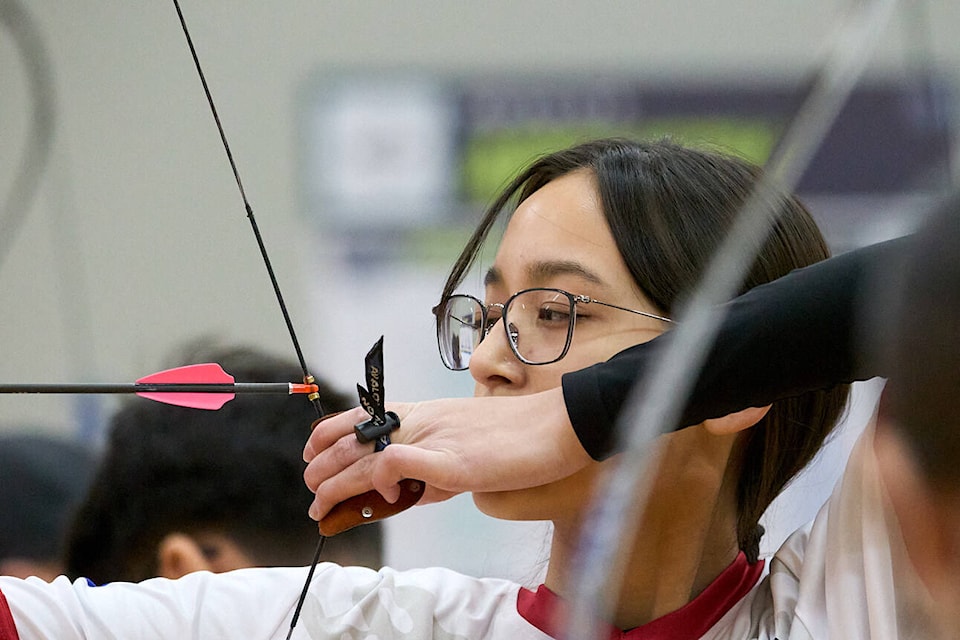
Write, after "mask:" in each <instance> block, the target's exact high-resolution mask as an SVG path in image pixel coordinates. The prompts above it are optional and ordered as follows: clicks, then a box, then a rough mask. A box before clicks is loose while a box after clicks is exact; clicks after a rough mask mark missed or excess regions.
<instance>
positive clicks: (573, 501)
mask: <svg viewBox="0 0 960 640" xmlns="http://www.w3.org/2000/svg"><path fill="white" fill-rule="evenodd" d="M532 287H551V288H557V289H563V290H565V291H568V292H570V293H573V294H582V295H587V296H590V297H591V298H595V299H597V300H601V301H603V302H608V303H611V304H615V305H618V306H621V307H626V308H629V309H635V310H639V311H647V312H650V313H657V312H658V310H657V309H655V308H654V307H653V306H652V305H651V303H650V302H649V301H648V300H646V299H645V297H644V296H643V295H642V294H641V293H640V292H639V291H638V289H637V287H636V285H635V283H634V281H633V278H632V277H631V276H630V273H629V272H628V271H627V267H626V264H625V263H624V261H623V258H622V257H621V255H620V252H619V251H618V249H617V247H616V244H615V243H614V239H613V235H612V233H611V231H610V228H609V227H608V225H607V222H606V219H605V218H604V215H603V212H602V209H601V205H600V199H599V195H598V194H597V191H596V187H595V185H594V177H593V174H592V173H589V172H587V171H577V172H574V173H571V174H568V175H565V176H563V177H561V178H558V179H556V180H554V181H553V182H550V183H548V184H547V185H545V186H544V187H542V188H541V189H540V190H538V191H537V192H535V193H534V194H533V195H531V196H530V197H529V198H528V199H527V200H525V201H524V202H523V203H522V204H521V205H520V206H519V207H518V208H517V210H516V212H514V214H513V216H512V217H511V219H510V222H509V224H508V226H507V229H506V232H505V233H504V236H503V240H502V241H501V243H500V247H499V250H498V251H497V255H496V258H495V260H494V264H493V266H492V267H491V269H490V271H489V272H488V277H487V286H486V292H485V297H486V300H485V302H486V304H491V303H504V302H506V300H507V299H508V298H509V297H510V296H511V295H513V294H514V293H516V292H517V291H520V290H523V289H528V288H532ZM665 326H666V324H665V323H663V322H661V321H659V320H655V319H652V318H647V317H644V316H638V315H635V314H632V313H629V312H626V311H621V310H618V309H612V308H609V307H604V306H600V305H597V304H587V305H583V304H578V305H577V321H576V329H575V331H574V334H573V341H572V343H571V346H570V350H569V351H568V353H567V355H566V356H565V357H564V358H563V359H561V360H559V361H558V362H554V363H552V364H547V365H528V364H524V363H523V362H521V361H520V360H519V359H517V357H516V356H515V355H514V353H513V351H512V350H511V349H510V346H509V344H508V342H507V335H506V331H505V328H504V324H503V322H502V321H501V322H498V323H497V324H496V326H494V327H493V328H492V329H491V331H490V333H489V335H488V336H487V337H486V338H485V339H484V340H483V341H482V342H481V343H480V344H479V345H478V346H477V348H476V349H475V351H474V353H473V356H472V357H471V359H470V373H471V375H472V376H473V378H474V380H475V381H476V387H475V395H477V396H500V395H524V394H530V393H536V392H539V391H544V390H547V389H550V388H554V387H556V386H559V384H560V378H561V376H562V375H563V374H564V373H567V372H569V371H576V370H578V369H582V368H584V367H587V366H589V365H592V364H596V363H598V362H602V361H604V360H606V359H608V358H610V357H611V356H613V355H614V354H616V353H617V352H619V351H621V350H623V349H624V348H626V347H629V346H632V345H634V344H638V343H640V342H646V341H647V340H650V339H652V338H653V337H655V336H656V335H658V334H659V333H661V332H662V331H663V330H664V328H665ZM520 341H521V342H523V335H522V334H521V337H520ZM517 428H518V429H522V428H523V425H517ZM594 472H595V470H593V469H591V468H588V469H587V470H585V473H584V472H581V473H578V474H575V475H574V476H571V477H570V478H567V479H566V480H564V481H561V482H558V483H553V484H551V485H544V486H542V487H534V488H532V489H527V490H524V491H510V492H502V493H483V494H474V501H475V502H476V504H477V506H478V507H479V508H480V509H481V510H483V511H484V512H486V513H488V514H489V515H492V516H495V517H500V518H507V519H530V520H554V519H555V518H556V516H557V515H558V514H561V513H564V512H568V511H569V512H570V513H574V511H570V510H571V509H573V510H577V509H579V507H580V504H581V502H582V501H585V500H586V499H587V497H586V496H587V495H588V494H589V488H590V486H589V485H591V484H592V479H591V478H589V477H586V476H587V475H590V474H592V473H594Z"/></svg>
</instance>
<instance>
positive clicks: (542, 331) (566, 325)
mask: <svg viewBox="0 0 960 640" xmlns="http://www.w3.org/2000/svg"><path fill="white" fill-rule="evenodd" d="M506 305H507V306H506V309H505V311H504V313H505V315H506V317H507V328H508V332H507V335H508V338H509V340H510V343H511V346H512V348H513V350H514V352H515V353H516V354H517V355H518V356H519V357H520V359H521V360H523V361H525V362H527V363H529V364H545V363H548V362H553V361H555V360H557V359H559V358H560V357H561V356H562V355H563V353H564V351H565V349H566V348H567V344H568V343H569V339H570V332H571V330H572V329H573V323H574V302H573V300H572V299H571V298H570V297H569V296H568V295H566V294H565V293H562V292H560V291H556V290H553V289H531V290H528V291H522V292H520V293H518V294H516V295H515V296H513V297H512V298H510V299H509V300H508V301H507V303H506ZM499 319H500V312H499V309H498V308H497V307H490V308H489V309H488V311H487V318H486V327H485V326H484V309H483V306H482V305H481V303H480V302H479V301H478V300H476V299H475V298H472V297H470V296H462V295H456V296H452V297H451V298H450V299H449V300H448V301H447V302H446V304H445V305H444V307H443V309H442V315H441V320H440V324H439V327H438V329H439V331H438V336H437V337H438V338H439V340H440V354H441V356H442V358H443V360H444V364H446V365H447V366H448V367H450V368H451V369H458V370H459V369H466V368H467V367H469V366H470V358H471V356H472V355H473V352H474V350H475V349H476V347H477V345H479V344H480V341H481V340H482V339H483V338H484V336H485V334H486V332H487V331H489V330H491V329H493V327H494V325H495V324H496V322H497V321H498V320H499Z"/></svg>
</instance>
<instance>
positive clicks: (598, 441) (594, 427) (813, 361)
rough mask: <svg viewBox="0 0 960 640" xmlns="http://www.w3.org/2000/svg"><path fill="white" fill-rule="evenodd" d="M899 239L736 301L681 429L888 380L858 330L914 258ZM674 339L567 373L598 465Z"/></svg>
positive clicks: (570, 396) (569, 394) (574, 415)
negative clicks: (883, 276) (872, 295)
mask: <svg viewBox="0 0 960 640" xmlns="http://www.w3.org/2000/svg"><path fill="white" fill-rule="evenodd" d="M907 245H908V238H906V237H905V238H898V239H896V240H890V241H888V242H883V243H880V244H876V245H871V246H869V247H865V248H863V249H858V250H856V251H851V252H849V253H845V254H843V255H840V256H837V257H835V258H830V259H828V260H825V261H823V262H819V263H817V264H815V265H811V266H809V267H806V268H803V269H797V270H795V271H792V272H790V273H789V274H787V275H786V276H784V277H783V278H780V279H778V280H776V281H774V282H771V283H768V284H765V285H762V286H759V287H755V288H753V289H751V290H750V291H748V292H747V293H745V294H744V295H742V296H740V297H738V298H736V299H734V300H732V301H730V302H728V303H727V307H728V308H727V315H726V318H725V320H724V322H723V323H722V325H721V327H720V331H719V333H718V335H717V339H716V342H715V343H714V346H713V349H712V350H711V352H710V354H709V355H708V357H707V361H706V363H705V365H704V368H703V370H702V371H701V372H700V375H699V378H698V379H697V382H696V385H695V387H694V389H693V392H692V395H691V397H690V399H689V401H688V403H687V406H686V408H685V410H684V412H683V418H682V420H681V422H680V425H679V427H684V426H687V425H692V424H699V423H700V422H703V421H704V420H706V419H708V418H715V417H720V416H724V415H727V414H729V413H732V412H734V411H739V410H741V409H744V408H746V407H753V406H763V405H766V404H770V403H771V402H773V401H775V400H778V399H780V398H786V397H790V396H795V395H798V394H800V393H803V392H806V391H812V390H816V389H826V388H829V387H832V386H834V385H837V384H841V383H845V382H853V381H855V380H867V379H869V378H872V377H875V376H882V375H885V372H884V371H882V370H881V369H882V367H881V366H880V364H879V359H878V358H871V357H868V355H867V354H863V353H859V351H860V349H859V348H858V346H859V344H860V341H859V337H858V335H857V327H856V323H857V321H858V318H859V302H860V296H861V293H862V291H863V290H864V289H865V288H867V285H868V281H869V279H870V278H871V277H872V274H875V273H877V272H879V271H880V270H881V268H882V267H883V265H884V264H887V263H889V262H891V261H894V260H897V259H899V258H900V256H901V255H902V254H903V253H904V252H905V251H906V247H907ZM672 335H673V334H672V332H667V333H665V334H663V335H661V336H659V337H658V338H655V339H654V340H651V341H650V342H646V343H643V344H639V345H636V346H634V347H631V348H629V349H627V350H625V351H622V352H620V353H618V354H617V355H615V356H614V357H613V358H611V359H610V360H608V361H606V362H604V363H601V364H598V365H594V366H592V367H589V368H587V369H583V370H581V371H576V372H573V373H568V374H566V375H564V376H563V397H564V402H565V403H566V407H567V414H568V415H569V416H570V420H571V422H572V423H573V428H574V431H576V433H577V437H578V438H579V439H580V442H581V444H582V445H583V448H584V449H585V450H586V451H587V453H589V454H590V455H591V456H592V457H593V458H594V459H596V460H600V459H603V458H605V457H607V456H609V455H611V454H612V453H614V452H615V451H613V449H614V447H615V443H614V430H615V423H616V417H617V414H618V412H619V411H620V408H621V406H622V405H623V403H624V402H625V401H626V399H627V396H628V394H629V393H630V390H631V389H632V388H633V385H634V383H635V382H636V381H637V380H638V379H639V378H640V377H641V376H642V375H643V374H644V373H645V372H646V370H647V369H648V368H649V367H650V366H651V363H652V362H655V361H656V358H657V356H658V354H659V353H660V352H661V351H662V350H663V349H664V348H665V347H666V345H667V344H668V341H669V340H670V339H671V338H672Z"/></svg>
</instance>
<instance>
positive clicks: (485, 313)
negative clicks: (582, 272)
mask: <svg viewBox="0 0 960 640" xmlns="http://www.w3.org/2000/svg"><path fill="white" fill-rule="evenodd" d="M531 291H549V292H552V293H557V294H560V295H562V296H565V297H566V298H567V300H568V301H569V302H570V320H569V322H568V324H567V339H566V342H565V343H564V345H563V351H561V352H560V355H558V356H557V357H556V358H554V359H553V360H547V361H545V362H533V361H531V360H528V359H526V358H524V357H523V356H522V355H521V354H520V352H519V351H518V349H517V332H516V331H511V330H510V326H509V325H508V324H507V320H506V318H507V309H508V308H509V307H510V305H511V303H513V301H514V299H516V298H517V297H519V296H521V295H523V294H525V293H530V292H531ZM455 298H464V299H468V300H471V301H473V302H474V303H476V305H477V306H478V307H479V308H480V312H481V321H482V323H483V325H482V326H483V332H482V335H481V336H480V339H479V340H478V341H477V344H476V345H474V347H476V346H478V345H479V344H480V343H481V342H483V340H484V338H486V337H487V335H488V334H489V333H490V331H491V330H492V329H493V327H494V326H496V324H497V322H499V321H501V320H502V321H503V327H504V329H505V330H506V333H507V343H508V344H509V345H510V350H511V351H513V355H515V356H516V357H517V359H518V360H519V361H520V362H522V363H524V364H529V365H533V366H539V365H545V364H553V363H554V362H559V361H560V360H563V358H564V356H566V355H567V352H568V351H569V350H570V345H571V344H572V343H573V331H574V328H575V327H576V324H577V305H578V304H599V305H601V306H604V307H610V308H611V309H618V310H620V311H626V312H628V313H633V314H636V315H639V316H644V317H646V318H653V319H654V320H660V321H662V322H667V323H671V324H672V323H673V320H671V319H670V318H667V317H665V316H661V315H657V314H655V313H650V312H649V311H640V310H638V309H630V308H628V307H621V306H619V305H616V304H612V303H609V302H603V301H601V300H597V299H595V298H591V297H590V296H586V295H582V294H575V293H570V292H569V291H565V290H563V289H556V288H553V287H532V288H530V289H522V290H520V291H517V292H516V293H514V294H513V295H512V296H510V297H509V298H507V301H506V302H502V303H501V302H493V303H490V304H484V303H483V301H481V300H480V299H479V298H477V297H475V296H471V295H469V294H466V293H455V294H452V295H450V296H447V298H445V299H444V300H443V301H441V302H440V304H438V305H436V306H435V307H433V309H431V310H430V311H431V313H433V315H434V317H435V318H436V321H437V349H438V350H439V352H440V361H441V362H442V363H443V366H445V367H446V368H447V369H450V370H451V371H466V370H467V369H469V368H470V367H469V365H467V366H465V367H459V368H458V367H452V366H450V364H449V363H448V362H447V359H446V358H445V357H444V348H443V343H444V340H443V339H442V337H441V336H442V335H443V333H444V331H443V322H444V320H445V318H444V317H441V315H440V311H441V310H442V309H444V308H449V306H450V303H451V301H452V300H454V299H455ZM491 308H498V309H500V317H499V318H498V319H497V320H496V321H494V322H493V323H490V322H489V313H490V309H491ZM451 317H452V316H451Z"/></svg>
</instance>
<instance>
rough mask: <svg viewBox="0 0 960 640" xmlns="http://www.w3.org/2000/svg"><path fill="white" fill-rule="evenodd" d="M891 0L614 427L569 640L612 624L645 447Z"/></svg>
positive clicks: (859, 37) (689, 385)
mask: <svg viewBox="0 0 960 640" xmlns="http://www.w3.org/2000/svg"><path fill="white" fill-rule="evenodd" d="M895 5H896V1H895V0H874V1H872V2H866V3H862V4H860V5H859V6H857V7H855V10H854V11H853V12H852V13H851V15H850V18H849V19H848V21H847V23H846V24H845V25H844V28H843V29H842V30H841V32H840V33H839V34H838V37H837V39H836V41H835V42H834V46H833V48H832V50H831V51H830V53H829V55H828V56H827V59H826V61H825V63H824V65H823V66H822V68H821V69H820V70H819V73H818V76H817V78H816V82H815V83H814V84H813V86H812V88H811V90H810V92H809V94H808V95H807V97H806V99H805V100H804V102H803V104H802V105H801V107H800V109H799V110H798V111H797V113H796V115H795V117H794V118H793V121H792V122H791V123H790V126H789V127H788V129H787V130H786V132H785V133H784V135H783V137H782V138H781V139H780V141H779V144H778V145H777V148H776V150H775V151H774V153H773V155H772V156H771V158H770V160H769V161H768V162H767V164H766V166H765V167H764V169H765V171H764V175H763V177H762V178H761V179H760V181H759V182H758V183H757V185H756V187H755V189H754V192H753V193H752V194H751V195H750V197H749V198H748V199H747V201H746V202H745V203H744V205H743V207H742V209H741V211H740V213H739V214H738V215H737V217H736V220H735V221H734V224H733V225H732V227H731V229H730V231H729V233H728V234H727V236H726V238H725V239H724V241H723V243H722V244H721V245H720V247H719V249H718V250H717V252H716V254H715V255H714V256H713V258H712V259H711V261H710V264H709V266H708V268H707V269H706V272H705V274H704V276H703V280H702V281H701V283H700V285H699V286H698V287H697V289H696V291H695V292H694V294H693V296H692V297H691V299H690V301H689V302H688V303H687V306H686V309H685V310H684V311H683V313H681V314H680V315H679V322H678V324H677V328H676V329H673V331H674V332H675V336H674V339H673V340H672V342H670V344H669V346H668V348H667V349H665V350H664V352H663V353H662V354H661V356H660V357H659V358H657V360H656V362H655V363H654V365H653V366H652V367H651V370H650V373H649V375H646V376H645V377H644V379H643V380H641V381H640V382H639V383H638V385H637V387H636V388H635V389H634V390H633V391H632V392H631V394H630V398H629V399H628V401H627V403H626V404H625V405H624V408H623V410H622V411H621V414H620V418H619V419H618V421H617V434H618V437H619V439H620V441H621V442H622V443H624V445H625V446H624V447H623V448H622V449H623V451H624V453H623V454H622V455H621V456H620V458H619V460H618V462H617V464H616V466H615V469H614V471H613V473H612V474H610V475H609V476H608V478H607V479H606V481H605V482H602V483H600V485H599V487H598V490H597V491H596V493H595V497H594V500H593V503H592V505H591V511H592V519H591V522H590V525H589V526H587V527H584V533H583V536H582V538H581V541H580V550H579V553H578V558H577V567H576V569H577V571H576V572H575V578H574V580H573V584H574V585H576V595H575V600H574V607H573V614H572V617H571V621H570V626H569V628H568V634H567V637H569V638H577V639H581V638H599V637H600V634H601V630H600V629H598V626H597V625H596V624H594V622H593V621H595V620H597V619H601V620H609V619H611V615H610V614H611V609H612V606H613V604H614V603H615V602H616V600H617V598H616V595H615V594H617V593H618V592H619V587H620V583H621V580H622V578H623V574H622V569H623V568H624V567H625V566H626V562H624V561H623V557H622V556H623V554H625V553H626V550H628V549H629V548H630V545H629V544H622V541H623V540H632V539H633V538H634V536H635V534H636V528H637V520H638V519H639V518H638V516H639V514H640V513H641V512H642V509H643V507H644V505H645V503H646V499H647V496H648V494H649V487H650V482H649V481H650V477H651V475H652V472H653V470H654V469H655V468H656V464H657V462H656V460H655V459H651V458H655V456H649V455H646V452H647V451H648V450H649V449H650V446H649V445H650V444H651V442H652V441H653V440H654V439H655V438H656V437H657V436H658V435H660V434H661V433H663V432H664V431H663V430H664V429H665V428H666V429H672V425H675V424H676V422H677V421H678V420H679V419H680V413H681V411H682V409H683V407H684V405H685V403H686V402H687V399H688V398H689V396H690V392H691V390H692V389H693V384H694V382H695V379H696V376H697V374H698V372H699V370H700V368H701V367H702V365H703V363H704V361H705V359H706V356H707V353H708V351H709V350H710V348H711V346H712V343H713V340H714V338H715V337H716V334H717V330H718V329H719V327H720V324H721V322H722V321H723V311H722V309H721V308H720V307H719V305H720V304H721V303H723V302H725V301H727V300H729V299H730V298H731V297H733V296H734V295H735V294H736V291H737V289H738V288H739V287H740V283H741V281H742V280H743V277H744V275H745V274H746V272H747V270H748V269H749V267H750V265H751V264H752V262H753V260H754V257H755V256H756V254H757V253H758V252H759V250H760V247H761V245H762V243H763V241H764V238H765V237H766V235H767V233H768V232H769V230H770V229H771V227H772V225H773V223H774V222H775V215H776V210H777V208H776V207H772V206H769V203H770V202H771V199H770V195H771V194H772V193H774V192H776V191H777V190H785V191H788V192H789V191H793V190H794V189H795V188H796V186H797V184H798V183H799V181H800V178H801V177H802V175H803V172H804V170H805V169H806V167H807V165H808V164H809V162H810V160H811V158H812V157H813V155H814V153H815V152H816V150H817V148H818V147H819V146H820V143H821V142H822V140H823V138H824V137H825V136H826V134H827V133H828V131H829V129H830V126H831V125H832V124H833V122H834V120H835V119H836V117H837V115H838V114H839V113H840V110H841V108H842V107H843V105H844V103H845V102H846V100H847V97H848V96H849V95H850V93H851V91H852V90H853V88H854V87H855V86H856V83H857V80H858V79H859V77H860V75H861V73H862V72H863V69H864V68H865V67H866V65H867V62H868V60H869V59H870V56H871V54H872V51H873V47H874V45H875V43H876V42H877V41H878V40H879V39H880V34H881V32H882V30H883V28H884V27H885V26H886V24H887V22H888V20H889V18H890V16H891V14H892V13H893V8H894V6H895Z"/></svg>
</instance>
